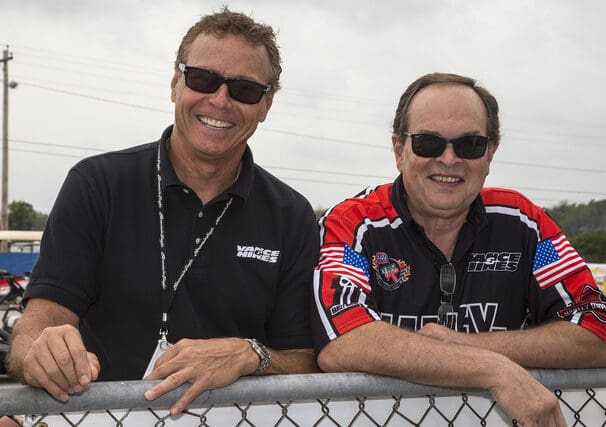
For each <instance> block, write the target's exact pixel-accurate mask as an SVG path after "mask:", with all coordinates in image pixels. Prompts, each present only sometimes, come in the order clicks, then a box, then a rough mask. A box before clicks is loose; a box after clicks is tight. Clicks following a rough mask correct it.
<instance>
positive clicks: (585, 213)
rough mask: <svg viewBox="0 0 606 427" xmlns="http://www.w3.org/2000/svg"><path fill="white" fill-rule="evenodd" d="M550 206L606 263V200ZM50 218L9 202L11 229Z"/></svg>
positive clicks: (38, 225) (583, 248) (591, 255)
mask: <svg viewBox="0 0 606 427" xmlns="http://www.w3.org/2000/svg"><path fill="white" fill-rule="evenodd" d="M324 210H325V209H322V208H318V209H316V210H315V212H316V216H317V217H320V216H321V215H322V214H323V213H324ZM546 210H547V213H548V214H549V215H550V216H551V217H552V218H553V219H554V220H555V221H556V222H557V223H558V224H559V226H560V227H561V228H562V230H563V231H564V233H565V234H566V236H567V237H568V240H570V243H572V245H573V246H574V247H575V248H576V249H577V251H578V252H579V253H580V254H581V256H582V257H583V258H584V259H585V261H587V262H591V263H606V200H599V201H595V200H592V201H590V202H589V203H581V204H576V203H568V202H562V203H560V204H558V205H556V206H554V207H551V208H549V209H546ZM47 219H48V214H45V213H42V212H38V211H36V210H35V209H34V207H33V206H32V205H31V204H30V203H27V202H25V201H23V200H16V201H13V202H11V203H10V204H9V205H8V226H9V229H11V230H43V229H44V226H45V225H46V221H47Z"/></svg>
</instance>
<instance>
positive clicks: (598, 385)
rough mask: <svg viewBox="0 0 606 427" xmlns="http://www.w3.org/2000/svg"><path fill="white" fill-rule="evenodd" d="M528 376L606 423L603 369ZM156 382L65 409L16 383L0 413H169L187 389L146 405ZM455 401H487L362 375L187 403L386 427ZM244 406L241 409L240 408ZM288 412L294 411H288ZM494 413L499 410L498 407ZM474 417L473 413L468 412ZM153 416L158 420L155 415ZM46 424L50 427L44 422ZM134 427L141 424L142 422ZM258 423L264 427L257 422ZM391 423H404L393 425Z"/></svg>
mask: <svg viewBox="0 0 606 427" xmlns="http://www.w3.org/2000/svg"><path fill="white" fill-rule="evenodd" d="M530 372H531V374H532V375H533V376H535V378H537V379H538V380H539V381H540V382H541V383H542V384H544V385H545V386H546V387H547V388H549V389H551V390H554V391H556V395H558V398H559V399H560V401H561V405H564V406H567V407H568V408H569V410H568V412H570V414H569V417H568V418H569V419H570V420H572V422H573V423H574V424H575V425H591V426H594V425H596V426H600V425H606V390H598V392H596V391H594V390H596V389H606V369H570V370H566V369H562V370H543V369H537V370H530ZM157 382H158V381H154V382H148V381H121V382H98V383H93V384H91V385H90V386H89V387H88V388H87V389H86V390H85V391H83V392H82V393H79V394H77V395H73V396H72V397H71V398H70V400H69V401H68V402H66V403H62V402H59V401H56V400H54V399H52V398H51V397H50V396H49V395H48V394H47V393H46V392H44V391H43V390H40V389H36V388H32V387H29V386H24V385H20V384H15V383H4V384H1V383H0V415H2V414H44V415H43V416H47V414H68V413H85V414H88V413H89V412H90V411H93V412H94V411H101V413H106V414H107V413H109V414H110V415H111V412H110V411H111V410H122V409H128V411H129V412H130V411H137V410H143V411H152V412H153V410H166V409H167V408H169V407H170V405H171V404H172V403H173V402H175V401H176V400H177V398H178V396H180V395H181V394H182V393H183V391H184V390H185V388H186V387H188V386H181V387H180V388H179V389H177V390H174V391H173V392H171V393H168V394H166V395H164V396H162V397H160V398H158V399H157V400H155V401H152V402H150V401H147V400H146V399H145V398H144V397H143V393H144V392H145V391H146V390H147V389H148V388H149V387H150V386H151V385H152V384H154V383H157ZM565 390H573V391H577V392H581V393H582V394H583V398H581V401H580V403H570V402H568V401H567V399H566V398H565V393H563V392H562V391H565ZM454 396H457V397H458V400H459V401H461V399H462V402H463V405H461V406H463V407H468V406H469V403H468V396H478V397H480V398H483V399H486V400H488V401H489V403H490V402H491V401H490V396H489V394H488V393H487V392H485V391H483V390H477V389H462V388H444V387H432V386H425V385H419V384H415V383H410V382H407V381H403V380H399V379H395V378H390V377H381V376H375V375H368V374H362V373H343V374H308V375H274V376H263V377H245V378H241V379H240V380H239V381H237V382H236V383H234V384H232V385H230V386H228V387H225V388H222V389H217V390H211V391H208V392H205V393H202V394H201V395H200V396H199V397H198V398H197V399H196V400H195V401H194V402H193V403H192V404H191V405H190V408H220V407H231V408H233V407H236V408H238V409H239V411H240V421H239V422H237V423H235V424H234V425H241V424H242V423H243V422H244V421H245V425H255V424H254V423H253V422H252V421H250V419H248V418H247V411H248V408H249V407H250V406H251V405H261V406H262V405H268V404H270V405H273V406H275V405H276V404H277V405H278V406H277V407H276V408H277V410H278V411H279V412H280V413H281V416H280V417H277V420H278V421H277V422H276V423H273V425H278V424H281V423H283V422H288V424H289V425H324V424H321V423H322V422H323V421H326V420H328V421H327V422H328V425H342V424H345V425H387V424H388V423H389V420H390V419H391V418H392V417H391V415H393V413H394V411H395V412H397V413H398V414H400V411H401V406H403V405H404V402H405V401H407V400H408V399H413V398H424V399H425V400H424V405H425V406H426V407H428V408H429V410H431V409H432V408H433V407H435V405H434V403H435V398H444V397H454ZM377 398H386V399H388V400H390V403H389V405H388V407H389V411H391V415H390V416H389V417H388V419H387V421H386V417H384V416H381V417H377V416H374V418H373V417H372V416H368V415H367V411H366V410H365V408H366V405H368V404H369V402H372V400H373V399H377ZM347 400H349V401H353V402H354V403H355V410H356V411H357V414H356V415H355V417H350V418H348V421H347V422H344V423H341V422H339V421H336V420H335V419H333V418H332V417H331V416H330V407H329V404H330V403H331V402H335V401H347ZM280 402H282V403H280ZM297 402H303V403H304V402H314V403H315V404H316V405H315V406H318V405H317V403H319V404H320V410H321V413H320V414H319V416H317V417H316V416H313V417H312V418H310V419H309V420H308V422H307V421H303V422H298V421H295V420H293V419H292V418H291V417H289V416H288V411H289V408H291V405H293V404H296V403H297ZM589 403H591V404H592V406H593V409H592V413H591V415H590V416H589V417H590V418H589V419H587V417H586V419H584V420H583V418H582V416H581V414H582V411H583V410H584V408H585V406H587V405H588V404H589ZM246 405H248V406H246ZM493 406H494V405H490V406H489V408H488V413H489V412H490V411H491V410H492V409H493ZM242 407H244V408H245V409H242ZM290 410H291V412H292V409H290ZM494 411H496V412H498V409H495V410H494ZM165 412H167V411H165ZM426 412H427V411H425V415H426ZM459 412H460V410H459ZM472 412H475V411H474V410H473V408H472ZM153 413H154V414H156V413H157V411H156V412H153ZM360 413H361V414H362V415H364V417H365V418H364V419H365V421H364V422H360V423H356V422H355V421H356V419H357V417H358V416H359V415H360ZM205 414H206V412H203V413H202V414H200V413H193V415H195V417H197V420H196V423H197V424H196V425H207V424H206V421H205V420H206V415H205ZM425 415H423V414H422V416H421V419H420V422H418V420H417V421H411V420H410V419H408V418H406V417H405V416H404V415H401V417H402V419H405V420H407V422H408V423H409V424H407V425H421V424H422V422H423V419H424V418H425ZM486 415H487V414H486ZM486 415H482V414H480V415H478V420H479V421H478V422H479V424H478V425H486ZM85 416H86V415H85ZM457 416H458V413H455V414H454V418H453V416H443V419H444V424H443V425H454V422H453V421H454V420H455V419H456V418H457ZM63 418H65V417H63ZM131 418H132V417H131ZM169 418H170V417H169V416H168V415H163V416H159V415H155V419H156V420H159V423H156V425H164V423H165V422H167V421H170V419H169ZM377 418H381V419H377ZM501 418H502V416H501ZM40 419H42V418H39V420H40ZM65 419H67V418H65ZM113 419H114V421H115V422H113V424H114V425H123V422H122V420H116V418H115V416H113ZM509 422H511V420H509ZM68 424H69V425H78V424H79V423H76V422H72V421H68ZM31 425H37V424H31ZM48 425H54V424H52V423H49V424H48ZM84 425H86V424H84ZM91 425H92V424H91ZM95 425H97V424H95ZM124 425H126V424H124ZM137 425H145V424H144V423H139V424H137ZM147 425H150V424H147ZM151 425H153V423H152V424H151ZM209 425H210V424H209ZM218 425H223V424H218ZM258 425H269V424H264V423H263V422H262V423H260V424H258ZM389 425H392V424H389ZM393 425H404V424H400V423H399V422H398V423H397V424H393ZM423 425H426V424H423ZM427 425H438V424H427ZM440 425H441V424H440ZM457 425H459V424H457ZM461 425H465V424H461ZM489 425H492V424H489Z"/></svg>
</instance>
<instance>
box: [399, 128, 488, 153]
mask: <svg viewBox="0 0 606 427" xmlns="http://www.w3.org/2000/svg"><path fill="white" fill-rule="evenodd" d="M404 135H407V136H410V139H411V140H412V152H413V153H415V154H416V155H417V156H419V157H439V156H441V155H442V153H443V152H444V150H445V149H446V144H448V143H452V147H453V148H454V152H455V154H456V155H457V156H458V157H460V158H461V159H479V158H480V157H482V156H483V155H484V154H485V153H486V146H487V145H488V141H490V138H489V137H487V136H482V135H465V136H460V137H458V138H453V139H446V138H442V137H441V136H438V135H433V134H431V133H408V132H404Z"/></svg>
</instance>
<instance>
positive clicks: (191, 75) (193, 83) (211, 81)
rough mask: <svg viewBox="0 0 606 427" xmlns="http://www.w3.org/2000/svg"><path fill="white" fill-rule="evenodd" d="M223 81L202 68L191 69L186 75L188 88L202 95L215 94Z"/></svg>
mask: <svg viewBox="0 0 606 427" xmlns="http://www.w3.org/2000/svg"><path fill="white" fill-rule="evenodd" d="M221 83H223V80H222V79H221V77H219V76H218V75H217V74H215V73H212V72H210V71H208V70H203V69H201V68H193V67H190V68H188V69H187V72H186V73H185V84H186V85H187V87H188V88H190V89H192V90H195V91H197V92H202V93H215V92H216V91H217V89H219V86H221Z"/></svg>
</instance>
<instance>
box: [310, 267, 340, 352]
mask: <svg viewBox="0 0 606 427" xmlns="http://www.w3.org/2000/svg"><path fill="white" fill-rule="evenodd" d="M321 292H322V277H321V274H320V271H319V270H314V301H315V302H316V310H317V312H318V315H319V316H320V319H321V320H322V325H324V330H325V331H326V335H328V339H329V340H331V341H332V340H334V339H335V338H337V334H336V332H335V331H334V330H333V329H332V326H331V325H330V322H329V321H328V318H327V317H326V313H325V312H324V306H323V305H322V300H321V298H322V296H321V295H320V293H321Z"/></svg>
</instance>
